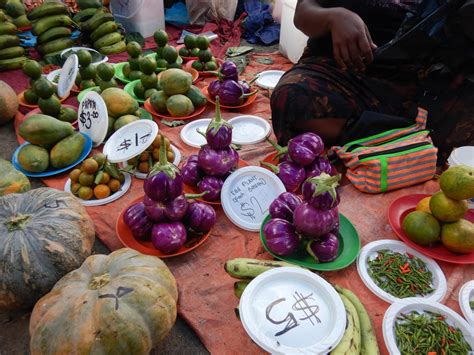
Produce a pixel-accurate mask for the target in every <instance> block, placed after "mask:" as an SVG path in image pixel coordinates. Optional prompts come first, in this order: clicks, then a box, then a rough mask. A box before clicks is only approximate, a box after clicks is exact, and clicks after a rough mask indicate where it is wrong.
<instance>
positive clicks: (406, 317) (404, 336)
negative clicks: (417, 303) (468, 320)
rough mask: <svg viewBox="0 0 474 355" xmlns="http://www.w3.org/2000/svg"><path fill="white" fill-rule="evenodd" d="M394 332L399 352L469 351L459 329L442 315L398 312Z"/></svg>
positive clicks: (426, 354)
mask: <svg viewBox="0 0 474 355" xmlns="http://www.w3.org/2000/svg"><path fill="white" fill-rule="evenodd" d="M395 335H396V339H397V346H398V349H399V350H400V352H401V354H402V355H404V354H410V355H411V354H423V355H449V354H456V355H462V354H466V355H467V354H468V353H469V351H471V350H472V349H471V346H470V345H469V344H468V342H467V341H466V340H465V339H464V335H463V333H462V332H461V330H459V328H454V327H452V326H450V325H449V324H448V323H446V321H445V318H444V316H442V315H441V314H438V313H433V312H427V311H425V313H421V314H420V313H418V312H416V311H413V312H411V313H408V314H400V315H399V316H398V317H397V323H396V324H395Z"/></svg>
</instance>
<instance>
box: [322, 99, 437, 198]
mask: <svg viewBox="0 0 474 355" xmlns="http://www.w3.org/2000/svg"><path fill="white" fill-rule="evenodd" d="M427 117H428V113H427V111H425V110H423V109H421V108H420V109H418V116H417V118H416V123H415V124H414V125H412V126H409V127H405V128H400V129H392V130H390V131H386V132H382V133H379V134H376V135H373V136H370V137H367V138H362V139H359V140H356V141H353V142H350V143H347V144H346V145H344V146H342V147H332V148H331V151H332V153H335V154H336V155H337V156H338V157H339V158H340V159H341V160H342V161H343V163H344V165H345V166H346V167H347V178H348V179H349V181H350V182H351V183H352V184H353V185H354V186H355V187H356V188H357V189H359V190H361V191H363V192H368V193H379V192H385V191H390V190H396V189H400V188H402V187H407V186H411V185H415V184H419V183H422V182H424V181H427V180H430V179H431V178H432V177H433V176H434V174H435V173H436V159H437V153H438V149H437V148H436V147H435V146H434V145H433V141H432V140H431V138H430V136H429V134H430V131H429V130H427V129H426V120H427Z"/></svg>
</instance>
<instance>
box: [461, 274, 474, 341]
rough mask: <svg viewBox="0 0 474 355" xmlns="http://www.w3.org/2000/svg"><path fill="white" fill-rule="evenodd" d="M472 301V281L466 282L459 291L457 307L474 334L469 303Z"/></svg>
mask: <svg viewBox="0 0 474 355" xmlns="http://www.w3.org/2000/svg"><path fill="white" fill-rule="evenodd" d="M471 300H472V301H474V280H471V281H468V282H466V283H465V284H464V285H463V286H462V287H461V289H460V290H459V306H460V307H461V311H462V313H463V314H464V318H466V319H467V321H468V322H469V323H470V324H471V326H472V327H473V332H474V310H473V309H471V306H470V304H469V301H471Z"/></svg>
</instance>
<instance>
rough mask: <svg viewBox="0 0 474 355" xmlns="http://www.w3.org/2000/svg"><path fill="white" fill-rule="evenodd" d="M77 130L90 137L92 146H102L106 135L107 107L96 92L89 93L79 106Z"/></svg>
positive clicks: (107, 122)
mask: <svg viewBox="0 0 474 355" xmlns="http://www.w3.org/2000/svg"><path fill="white" fill-rule="evenodd" d="M77 115H78V118H79V130H80V131H81V132H83V133H86V134H87V135H88V136H90V137H91V139H92V142H93V143H94V146H95V147H97V146H98V145H100V144H102V142H103V141H104V139H105V136H106V135H107V129H108V124H109V118H108V113H107V106H106V105H105V102H104V100H103V99H102V97H101V96H100V95H99V94H98V93H96V92H89V93H88V94H87V95H85V96H84V98H83V99H82V101H81V103H80V104H79V110H78V112H77Z"/></svg>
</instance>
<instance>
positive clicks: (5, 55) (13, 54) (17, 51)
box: [0, 46, 25, 59]
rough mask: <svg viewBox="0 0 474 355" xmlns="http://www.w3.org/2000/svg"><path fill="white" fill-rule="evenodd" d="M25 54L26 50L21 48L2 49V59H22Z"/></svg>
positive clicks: (0, 51) (0, 56) (0, 57)
mask: <svg viewBox="0 0 474 355" xmlns="http://www.w3.org/2000/svg"><path fill="white" fill-rule="evenodd" d="M24 54H25V49H24V48H23V47H20V46H15V47H8V48H5V49H0V59H11V58H17V57H21V56H23V55H24Z"/></svg>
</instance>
